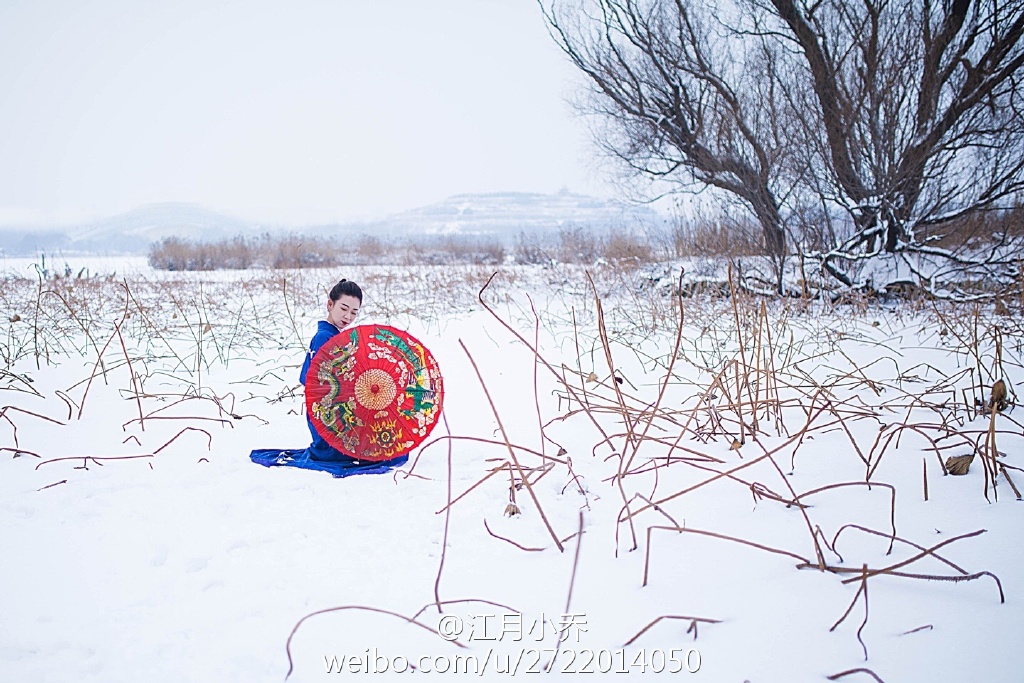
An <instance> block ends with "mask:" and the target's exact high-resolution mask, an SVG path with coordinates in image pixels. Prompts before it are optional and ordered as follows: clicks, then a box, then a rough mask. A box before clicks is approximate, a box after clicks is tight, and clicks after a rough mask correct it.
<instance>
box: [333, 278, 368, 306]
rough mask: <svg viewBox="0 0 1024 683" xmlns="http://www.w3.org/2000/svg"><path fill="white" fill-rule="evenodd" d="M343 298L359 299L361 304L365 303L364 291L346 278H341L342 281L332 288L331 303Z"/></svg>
mask: <svg viewBox="0 0 1024 683" xmlns="http://www.w3.org/2000/svg"><path fill="white" fill-rule="evenodd" d="M343 296H354V297H355V298H357V299H359V303H360V304H362V303H363V290H361V289H360V288H359V285H357V284H356V283H354V282H352V281H351V280H346V279H345V278H341V281H340V282H339V283H338V284H336V285H334V287H332V288H331V293H330V297H331V301H337V300H338V299H340V298H341V297H343Z"/></svg>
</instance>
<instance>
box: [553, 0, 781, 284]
mask: <svg viewBox="0 0 1024 683" xmlns="http://www.w3.org/2000/svg"><path fill="white" fill-rule="evenodd" d="M541 8H542V10H543V11H544V15H545V18H546V19H547V22H548V24H549V26H550V27H551V31H552V35H553V36H554V38H555V39H556V41H557V42H558V44H559V45H560V47H561V48H562V50H563V51H564V52H565V54H566V55H568V57H569V59H570V60H572V62H573V64H575V65H576V67H578V68H579V69H580V70H581V71H582V72H583V73H584V74H586V76H587V77H588V79H589V82H590V84H591V86H592V97H591V98H590V100H589V103H588V105H587V107H588V111H589V112H590V113H594V114H597V115H599V116H600V117H601V118H602V119H603V121H604V123H605V125H604V127H603V128H602V130H601V132H600V135H599V142H600V143H601V144H602V145H603V146H604V148H605V149H606V150H607V151H608V152H610V153H611V154H612V155H613V156H614V157H617V158H618V159H620V160H622V161H623V162H625V163H626V164H627V165H628V166H629V168H631V169H632V170H634V171H636V172H638V173H640V174H642V175H645V176H648V177H650V178H654V179H659V180H665V181H668V182H670V183H672V184H673V185H674V186H675V187H676V188H678V189H691V190H700V189H701V188H705V187H708V186H710V187H713V188H717V189H718V190H720V191H722V192H724V193H726V194H727V195H729V196H731V197H733V198H736V199H738V200H739V201H740V202H741V203H742V204H743V205H744V206H745V207H746V208H747V209H748V210H749V211H750V212H751V213H752V215H753V217H754V218H755V219H756V220H757V222H758V224H759V225H760V227H761V231H762V234H763V236H764V244H765V247H766V250H767V252H768V253H769V254H771V255H773V256H774V257H776V259H777V269H776V271H777V273H781V263H782V259H784V258H785V255H786V253H787V248H786V233H785V224H784V218H783V209H784V207H783V206H782V201H780V196H782V195H784V194H785V193H786V189H785V184H784V174H783V173H782V164H781V159H782V158H783V157H784V156H785V149H786V144H787V139H786V137H785V136H784V135H781V134H780V132H781V131H780V130H779V128H778V126H777V115H776V111H775V104H774V102H773V98H772V88H773V79H771V78H766V77H765V76H766V73H768V72H770V71H771V70H772V69H773V68H774V62H773V60H772V55H771V54H770V53H769V52H764V51H763V50H761V49H760V48H761V42H762V41H760V40H751V39H750V37H749V36H744V35H741V34H740V33H737V32H736V31H735V30H732V29H730V28H728V27H727V26H726V24H725V23H723V22H721V21H720V20H719V19H718V18H716V17H715V15H714V8H713V7H710V6H707V5H703V4H699V3H694V4H692V5H691V3H689V2H684V1H683V0H675V1H672V2H650V1H643V0H580V1H576V2H557V1H555V0H552V1H551V2H550V3H549V4H547V5H545V3H544V1H543V0H541ZM780 277H781V276H780ZM778 285H779V287H780V288H781V279H779V281H778Z"/></svg>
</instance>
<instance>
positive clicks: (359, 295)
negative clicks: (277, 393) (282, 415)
mask: <svg viewBox="0 0 1024 683" xmlns="http://www.w3.org/2000/svg"><path fill="white" fill-rule="evenodd" d="M362 304H363V290H362V289H361V288H360V287H359V285H357V284H356V283H355V282H352V281H351V280H346V279H344V278H342V280H341V281H340V282H338V284H336V285H334V287H332V288H331V291H330V293H329V294H328V297H327V318H326V320H321V321H320V322H318V323H317V329H316V334H314V335H313V338H312V339H311V340H310V342H309V350H308V351H307V353H306V359H305V360H304V361H303V363H302V369H301V370H300V371H299V381H300V382H302V384H303V386H305V384H306V374H307V373H308V372H309V366H310V363H311V362H312V360H313V356H315V355H316V352H317V351H318V350H320V347H321V346H323V345H324V344H326V343H327V342H328V341H329V340H330V339H331V338H332V337H334V336H335V335H337V334H339V333H340V332H341V331H342V330H343V329H345V328H346V327H349V326H350V325H351V324H352V323H353V322H354V321H355V319H356V316H357V315H358V314H359V308H360V306H362ZM306 425H307V426H308V427H309V433H310V434H311V435H312V437H313V442H312V443H311V444H310V445H309V447H308V448H306V449H305V450H294V449H292V450H280V449H264V450H255V451H253V452H252V453H251V454H250V456H249V457H250V458H251V459H252V461H253V462H256V463H259V464H261V465H266V466H267V467H271V466H273V465H292V466H295V467H302V468H306V469H314V470H324V471H327V472H330V473H331V474H333V475H334V476H335V477H344V476H347V475H350V474H372V473H377V472H386V471H388V470H390V469H392V468H394V467H396V466H398V465H402V464H404V463H406V462H407V461H408V460H409V456H408V455H403V456H401V457H398V458H394V459H392V460H388V461H386V462H369V461H362V460H356V459H355V458H353V457H351V456H350V455H347V454H345V453H342V452H341V451H339V450H337V449H336V448H334V447H333V446H331V445H330V444H329V443H327V441H326V440H325V439H324V438H323V437H322V436H320V434H319V433H318V432H317V431H316V427H314V426H313V420H312V418H311V416H310V414H309V410H308V409H307V411H306Z"/></svg>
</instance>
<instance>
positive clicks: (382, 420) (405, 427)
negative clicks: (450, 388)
mask: <svg viewBox="0 0 1024 683" xmlns="http://www.w3.org/2000/svg"><path fill="white" fill-rule="evenodd" d="M443 395H444V391H443V388H442V380H441V370H440V369H439V368H438V367H437V361H436V360H434V357H433V356H432V355H431V354H430V351H428V350H427V349H426V347H424V346H423V344H421V343H420V342H419V341H418V340H417V339H415V338H414V337H413V336H412V335H410V334H409V333H408V332H404V331H402V330H398V329H395V328H394V327H388V326H387V325H358V326H356V327H352V328H349V329H347V330H344V331H343V332H340V333H339V334H336V335H334V336H333V337H331V339H330V340H329V341H328V342H327V343H326V344H324V345H323V346H322V347H320V350H319V351H317V352H316V355H314V356H313V360H312V361H311V363H310V366H309V372H308V373H307V374H306V409H307V414H308V415H309V416H310V420H312V422H313V425H314V427H315V428H316V431H317V432H318V433H319V434H320V436H322V437H323V438H324V439H325V440H326V441H327V443H329V444H330V445H331V446H333V447H334V448H336V449H338V450H339V451H341V452H342V453H345V454H346V455H350V456H352V457H353V458H356V459H357V460H391V459H392V458H397V457H399V456H400V455H404V454H406V453H408V452H409V451H410V450H412V449H413V448H415V447H416V446H417V445H418V444H419V443H420V442H422V441H423V440H424V439H425V438H427V435H428V434H430V430H432V429H433V428H434V425H435V424H436V422H437V418H438V416H439V415H440V414H441V401H442V398H443Z"/></svg>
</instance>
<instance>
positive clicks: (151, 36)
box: [0, 0, 610, 224]
mask: <svg viewBox="0 0 1024 683" xmlns="http://www.w3.org/2000/svg"><path fill="white" fill-rule="evenodd" d="M575 77H576V76H575V74H574V72H573V70H572V67H571V66H570V65H568V64H567V63H566V62H565V61H564V59H563V57H562V55H561V53H560V52H559V51H558V49H557V47H556V46H555V45H554V43H553V42H552V41H551V39H550V37H549V36H548V35H547V32H546V30H545V27H544V23H543V19H542V17H541V14H540V10H539V8H538V7H537V5H536V3H535V2H534V1H533V0H290V1H288V2H283V1H281V0H274V1H263V0H239V1H237V2H230V1H228V0H173V1H160V2H157V1H150V0H98V1H94V2H90V1H87V0H65V1H56V0H0V141H2V142H0V224H13V223H25V222H31V223H61V222H67V221H74V220H82V219H87V218H93V217H103V216H107V215H111V214H115V213H119V212H122V211H126V210H129V209H132V208H135V207H137V206H140V205H142V204H146V203H151V202H165V201H176V202H179V201H180V202H195V203H199V204H202V205H204V206H207V207H209V208H211V209H215V210H218V211H223V212H226V213H230V214H233V215H236V216H239V217H242V218H245V219H248V220H253V221H259V222H267V223H285V224H302V223H311V222H322V221H324V222H325V221H334V220H349V219H354V218H367V217H372V216H380V215H385V214H388V213H392V212H395V211H400V210H404V209H407V208H411V207H414V206H418V205H421V204H426V203H430V202H434V201H438V200H440V199H443V198H445V197H447V196H449V195H452V194H458V193H463V192H488V191H500V190H513V191H531V192H557V191H558V190H559V189H561V188H563V187H568V188H569V189H570V190H572V191H574V192H581V193H586V194H595V195H598V196H609V192H610V190H609V189H608V186H607V185H606V184H605V183H604V182H603V180H602V177H603V176H602V175H601V173H600V171H598V170H597V169H596V168H595V165H594V163H595V162H594V160H593V158H592V153H593V152H592V147H591V144H590V142H589V136H588V133H587V131H586V127H585V123H584V121H583V120H581V119H579V118H577V117H576V116H575V115H574V114H573V112H572V110H571V107H570V106H569V105H568V104H567V99H568V98H569V97H570V96H571V95H572V93H573V91H574V88H575V87H576V83H577V81H575V80H574V79H575Z"/></svg>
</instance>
